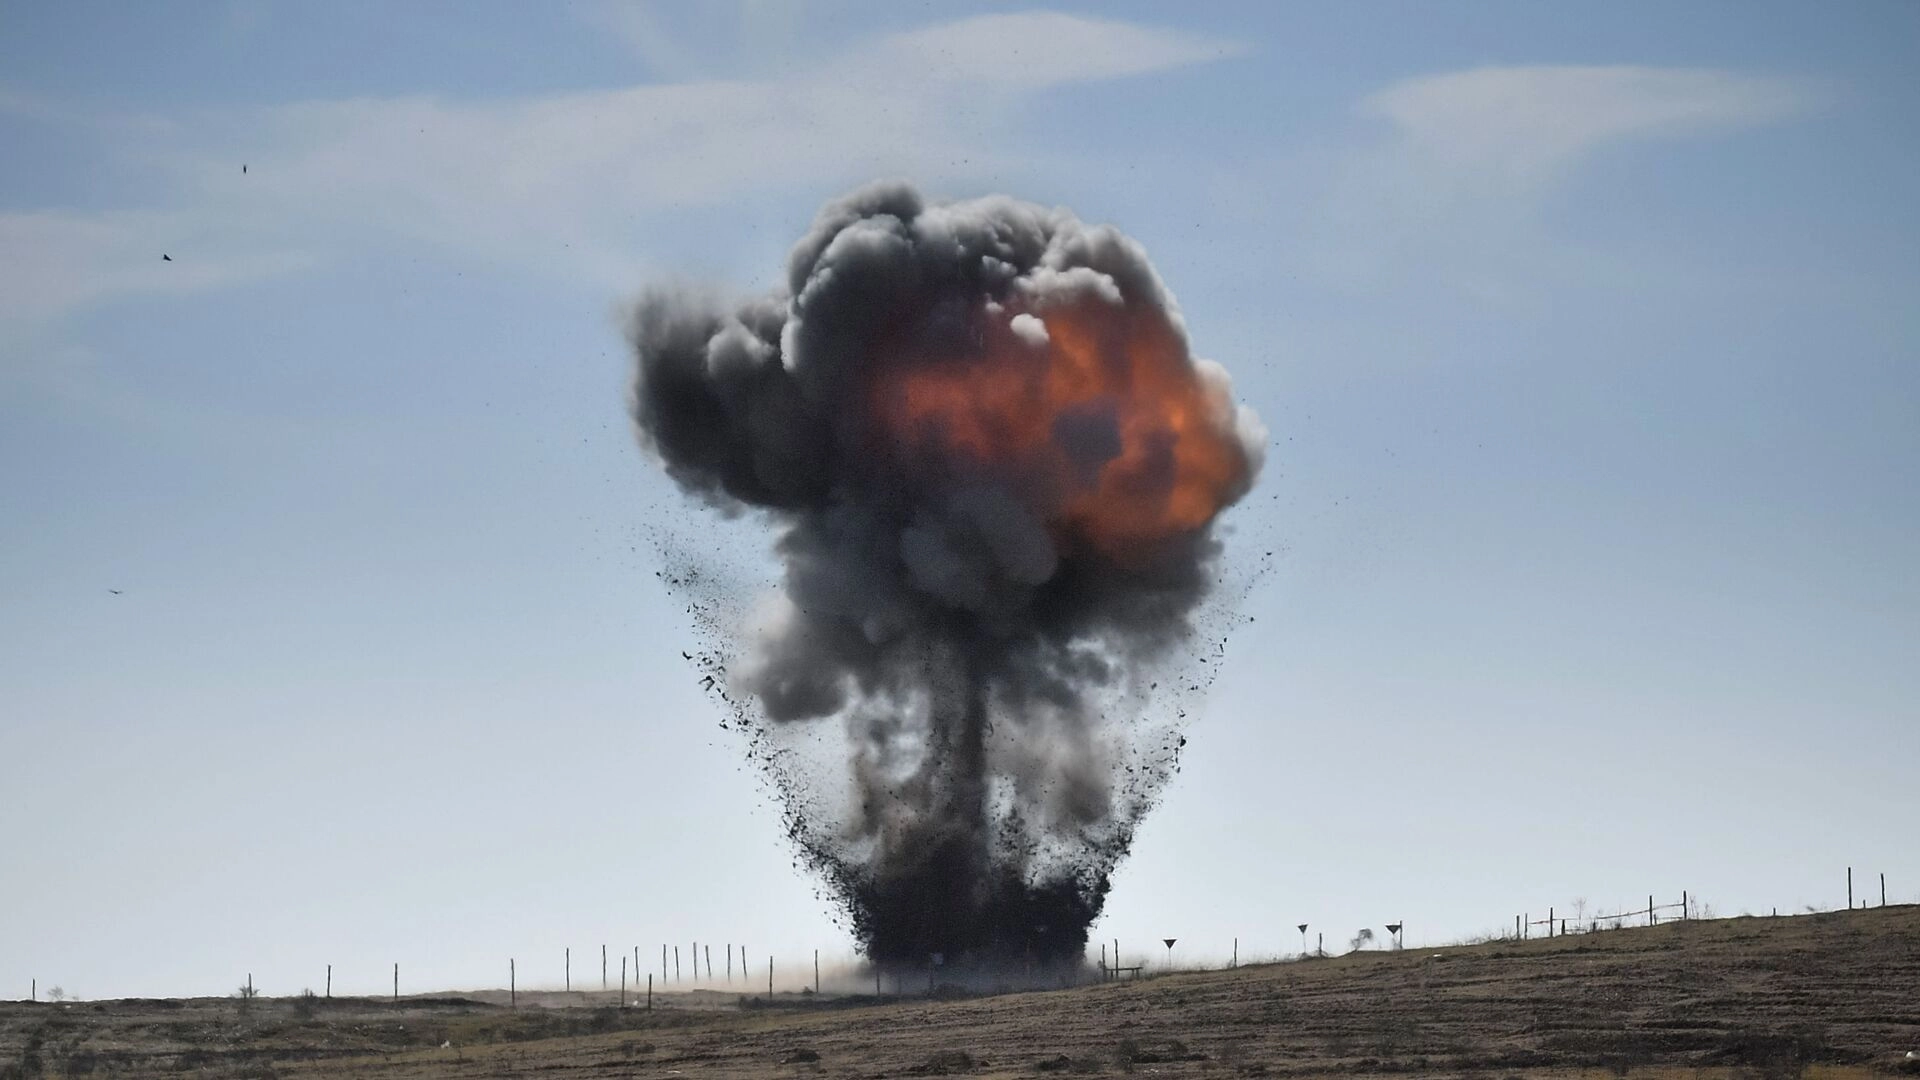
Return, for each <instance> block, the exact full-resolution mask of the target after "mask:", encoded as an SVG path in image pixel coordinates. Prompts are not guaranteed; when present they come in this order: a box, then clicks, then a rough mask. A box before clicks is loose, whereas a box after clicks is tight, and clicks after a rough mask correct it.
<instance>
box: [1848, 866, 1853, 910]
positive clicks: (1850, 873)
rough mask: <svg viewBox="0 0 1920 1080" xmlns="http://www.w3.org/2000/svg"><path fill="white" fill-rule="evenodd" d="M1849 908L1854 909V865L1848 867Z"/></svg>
mask: <svg viewBox="0 0 1920 1080" xmlns="http://www.w3.org/2000/svg"><path fill="white" fill-rule="evenodd" d="M1847 910H1848V911H1852V910H1853V867H1851V866H1849V867H1847Z"/></svg>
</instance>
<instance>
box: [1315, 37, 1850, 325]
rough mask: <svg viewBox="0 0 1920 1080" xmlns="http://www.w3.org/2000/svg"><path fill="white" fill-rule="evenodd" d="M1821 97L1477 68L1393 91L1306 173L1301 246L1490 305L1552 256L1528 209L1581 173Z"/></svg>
mask: <svg viewBox="0 0 1920 1080" xmlns="http://www.w3.org/2000/svg"><path fill="white" fill-rule="evenodd" d="M1828 96H1829V95H1828V94H1827V92H1826V91H1825V90H1824V88H1822V87H1820V86H1818V85H1815V84H1811V83H1808V82H1804V81H1801V80H1795V79H1785V78H1773V77H1767V76H1759V75H1748V74H1742V73H1738V72H1731V71H1720V70H1711V69H1700V68H1655V67H1634V66H1612V67H1581V66H1521V67H1488V68H1477V69H1473V70H1468V71H1459V72H1451V73H1445V74H1438V75H1428V76H1423V77H1420V78H1414V79H1407V80H1404V81H1401V82H1396V83H1393V84H1391V85H1389V86H1386V87H1384V88H1383V89H1381V90H1379V91H1377V92H1375V93H1373V94H1370V95H1368V96H1367V97H1365V98H1363V99H1362V100H1361V101H1360V102H1358V103H1357V105H1356V108H1355V114H1356V117H1357V118H1358V119H1359V120H1360V121H1361V122H1362V124H1363V130H1362V131H1360V132H1358V133H1357V134H1358V138H1357V139H1356V141H1355V142H1354V143H1353V144H1351V145H1350V146H1349V147H1348V148H1347V149H1346V150H1345V151H1344V152H1343V153H1341V154H1339V155H1337V156H1336V157H1335V158H1333V159H1331V160H1328V161H1326V162H1323V163H1321V164H1322V171H1323V173H1324V175H1325V177H1326V190H1325V192H1324V194H1323V195H1322V196H1321V197H1320V198H1319V199H1318V200H1317V209H1318V212H1317V213H1316V215H1315V223H1314V225H1313V227H1312V228H1311V229H1310V237H1309V239H1310V244H1309V246H1310V247H1311V248H1312V250H1314V251H1315V252H1316V260H1315V265H1316V267H1317V269H1318V270H1319V271H1320V272H1322V273H1324V274H1327V275H1329V276H1331V277H1333V278H1335V279H1337V280H1342V281H1346V282H1349V283H1354V282H1359V281H1363V280H1364V281H1382V280H1390V279H1399V278H1405V277H1408V276H1414V277H1418V278H1422V279H1425V280H1429V281H1431V280H1441V281H1445V282H1448V283H1449V284H1451V286H1452V287H1454V288H1455V289H1457V290H1458V291H1459V292H1460V293H1461V294H1463V295H1465V296H1468V297H1471V298H1474V299H1477V300H1481V301H1491V302H1502V301H1504V300H1506V299H1508V298H1510V297H1511V296H1513V295H1514V293H1515V291H1516V289H1517V288H1519V287H1520V286H1521V284H1522V283H1524V282H1525V281H1527V280H1529V279H1530V278H1531V277H1533V276H1534V275H1538V274H1542V273H1546V272H1548V271H1549V270H1550V268H1551V266H1552V265H1553V264H1554V263H1555V262H1556V260H1559V261H1564V258H1565V256H1564V253H1562V251H1561V247H1560V245H1557V244H1555V243H1553V242H1552V241H1551V240H1550V239H1549V238H1547V237H1545V236H1544V235H1543V231H1542V230H1543V227H1544V226H1543V221H1544V216H1543V213H1542V209H1543V207H1544V206H1545V205H1547V203H1548V201H1549V199H1550V197H1551V196H1552V195H1553V193H1554V192H1555V191H1557V190H1560V188H1561V186H1562V185H1563V184H1564V183H1565V182H1566V181H1567V180H1568V179H1570V178H1571V177H1572V176H1573V175H1574V174H1575V173H1576V172H1577V171H1578V169H1579V167H1580V166H1581V164H1582V163H1584V162H1586V161H1589V160H1591V159H1593V158H1594V157H1596V156H1598V155H1600V154H1602V153H1604V152H1606V151H1608V150H1610V149H1613V148H1616V147H1620V146H1625V145H1629V144H1631V143H1634V142H1636V141H1649V140H1661V139H1665V140H1674V139H1682V138H1703V137H1709V136H1715V135H1720V134H1724V133H1729V132H1734V131H1738V130H1741V129H1746V128H1753V127H1757V126H1760V125H1764V124H1772V123H1778V122H1781V121H1785V120H1790V119H1793V118H1795V117H1797V116H1801V115H1804V114H1807V113H1809V112H1811V111H1813V110H1815V109H1817V108H1819V107H1821V106H1822V105H1823V104H1824V103H1825V101H1826V99H1827V97H1828Z"/></svg>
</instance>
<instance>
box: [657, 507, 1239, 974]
mask: <svg viewBox="0 0 1920 1080" xmlns="http://www.w3.org/2000/svg"><path fill="white" fill-rule="evenodd" d="M682 510H683V508H681V507H670V506H662V507H659V508H658V509H657V510H656V511H655V512H654V513H652V514H649V515H648V517H649V518H650V519H651V520H652V521H654V522H655V523H656V524H655V525H654V526H653V527H650V528H648V529H647V530H645V532H644V533H643V534H642V539H643V540H644V542H645V544H646V546H647V547H648V548H649V549H651V550H652V551H653V552H654V553H655V555H656V557H657V559H658V562H659V564H660V565H662V566H664V567H665V569H663V570H659V571H655V577H656V578H657V579H659V581H660V584H661V585H662V587H664V588H665V589H666V590H667V592H668V594H669V595H670V596H673V597H674V598H676V599H677V600H679V601H680V602H681V603H682V604H683V606H684V610H685V612H686V614H687V617H688V619H689V620H690V622H691V628H692V630H693V632H694V635H695V637H696V638H697V639H698V641H699V645H698V647H697V649H696V650H694V651H692V652H691V654H690V655H691V664H692V666H693V667H694V669H695V670H696V672H697V673H698V674H699V675H700V681H701V685H702V686H703V687H704V688H705V690H706V693H707V695H708V696H709V697H710V698H711V699H712V700H713V701H714V703H715V704H716V705H718V706H719V707H720V709H721V710H722V712H723V714H724V715H723V717H722V719H721V720H720V721H719V727H720V729H721V730H722V731H727V732H732V733H735V734H738V735H739V736H740V737H741V739H742V740H743V741H744V744H745V750H746V756H747V758H748V760H749V761H751V762H753V764H754V765H755V766H756V767H757V768H758V769H759V770H760V774H761V776H762V778H763V779H764V780H765V781H766V782H767V783H769V784H770V785H771V786H772V788H773V793H774V796H775V804H776V806H777V807H778V808H779V811H780V822H781V827H782V830H783V831H784V832H785V833H786V835H787V839H788V841H789V842H790V843H791V844H792V845H793V848H794V851H795V855H796V861H795V866H796V868H800V869H805V870H807V871H808V872H809V873H811V874H813V875H814V876H815V877H816V878H818V879H819V880H820V881H821V882H822V883H823V889H822V891H821V892H820V893H819V896H820V899H821V900H822V901H823V902H824V903H826V904H827V906H828V911H829V912H830V913H831V915H832V917H833V921H834V923H835V924H836V925H838V926H841V927H842V928H843V929H846V930H847V931H848V932H849V933H850V934H852V936H853V938H854V940H855V941H856V942H857V943H859V945H860V946H861V950H862V951H863V952H864V953H865V954H866V955H867V957H868V960H869V961H870V962H871V963H873V964H874V966H875V968H876V969H877V970H878V972H879V973H880V974H881V975H882V976H884V978H885V979H886V980H887V983H886V987H887V989H888V990H889V992H893V991H912V990H913V989H915V988H924V989H926V990H929V991H932V990H936V989H939V988H952V987H958V988H962V989H965V990H969V991H995V990H1005V989H1011V988H1020V987H1044V986H1059V985H1075V984H1078V983H1080V982H1084V981H1085V980H1086V978H1087V976H1088V972H1089V962H1088V960H1087V958H1086V951H1087V943H1088V940H1089V935H1090V931H1091V927H1092V925H1093V923H1094V922H1095V921H1096V920H1097V919H1098V918H1099V916H1100V913H1101V911H1102V910H1103V909H1104V908H1105V906H1106V900H1107V895H1108V892H1109V891H1110V889H1111V887H1112V874H1113V872H1114V870H1115V869H1116V868H1118V866H1119V865H1120V863H1121V862H1122V861H1124V860H1125V859H1126V857H1127V855H1128V854H1129V853H1130V851H1131V850H1132V847H1133V840H1134V836H1135V834H1136V832H1137V830H1138V828H1139V825H1140V822H1141V821H1142V820H1143V819H1144V818H1145V817H1146V816H1147V815H1148V814H1149V813H1150V812H1151V811H1152V810H1153V809H1154V808H1155V807H1156V806H1158V805H1159V801H1160V797H1161V795H1162V793H1163V792H1164V790H1165V786H1166V784H1167V783H1168V781H1170V780H1171V779H1172V778H1173V777H1174V776H1176V775H1178V774H1179V772H1180V755H1181V753H1182V751H1183V750H1184V749H1185V747H1186V742H1187V740H1186V737H1185V734H1184V732H1185V729H1186V725H1187V722H1188V720H1189V718H1190V717H1191V716H1192V715H1194V714H1195V713H1196V712H1197V711H1198V710H1197V706H1198V704H1199V703H1200V701H1201V700H1202V699H1203V698H1204V697H1205V696H1206V694H1207V692H1208V691H1209V690H1210V689H1211V688H1212V686H1213V682H1214V679H1215V678H1217V677H1218V675H1219V673H1220V667H1221V663H1222V662H1223V661H1224V660H1225V657H1226V652H1227V644H1228V642H1229V641H1230V640H1231V636H1232V632H1233V630H1234V629H1235V628H1237V627H1239V626H1241V625H1244V624H1246V623H1249V622H1251V621H1253V620H1252V618H1251V617H1249V616H1245V615H1242V614H1240V612H1241V611H1242V610H1243V609H1244V607H1245V602H1246V600H1247V597H1248V595H1249V594H1250V593H1251V592H1252V591H1253V589H1254V587H1255V586H1256V585H1258V584H1259V583H1260V581H1261V580H1262V579H1263V578H1264V577H1265V576H1266V575H1267V574H1268V572H1270V571H1271V570H1272V568H1273V555H1274V553H1273V551H1272V550H1267V551H1266V553H1265V554H1264V555H1263V556H1259V557H1255V558H1249V559H1247V560H1244V561H1242V560H1234V559H1231V558H1228V559H1223V560H1222V561H1221V563H1220V565H1219V566H1218V567H1217V568H1216V569H1217V571H1218V576H1217V577H1216V578H1215V580H1214V590H1213V592H1212V593H1211V594H1210V595H1209V596H1208V598H1207V599H1206V600H1205V601H1204V602H1203V603H1202V604H1201V605H1200V607H1199V608H1198V609H1197V610H1196V611H1195V612H1194V613H1193V615H1192V620H1191V621H1192V633H1191V635H1190V636H1189V638H1188V639H1187V641H1186V642H1185V647H1184V648H1181V649H1176V650H1173V651H1172V652H1170V653H1169V654H1168V655H1166V656H1164V657H1162V658H1160V659H1159V660H1157V661H1155V662H1154V663H1153V664H1152V666H1151V671H1150V678H1149V679H1148V680H1147V681H1146V683H1145V687H1146V689H1147V690H1148V692H1149V693H1150V694H1151V697H1150V698H1149V699H1146V700H1142V701H1139V702H1136V703H1135V704H1136V705H1137V706H1138V711H1137V712H1136V713H1135V714H1134V715H1132V716H1131V717H1118V718H1116V728H1117V730H1116V732H1115V734H1116V735H1117V736H1118V737H1119V738H1120V739H1121V740H1122V741H1123V742H1124V743H1125V753H1124V756H1123V757H1122V758H1120V759H1119V761H1120V764H1118V765H1117V766H1116V770H1117V771H1118V772H1119V773H1120V775H1121V776H1122V777H1123V778H1124V780H1123V782H1122V784H1121V792H1122V794H1121V798H1120V800H1119V801H1120V802H1121V803H1122V804H1123V806H1124V807H1125V809H1124V810H1123V811H1122V812H1120V813H1117V814H1116V815H1115V821H1114V826H1113V830H1112V832H1113V837H1114V839H1113V840H1112V841H1111V842H1109V843H1107V844H1104V845H1102V846H1100V847H1099V848H1098V849H1093V850H1089V851H1087V852H1086V853H1085V858H1084V859H1083V860H1082V861H1080V862H1079V863H1077V864H1076V865H1074V866H1073V867H1072V868H1071V871H1070V872H1071V875H1072V877H1071V882H1072V883H1071V884H1067V883H1065V882H1055V883H1053V884H1052V885H1051V886H1041V887H1035V886H1032V885H1029V884H1027V883H1025V882H1022V881H1019V880H1017V879H1005V878H1003V879H1002V880H1001V881H999V882H997V883H996V887H995V888H994V889H993V890H992V892H991V893H990V895H992V896H994V897H995V898H996V900H997V901H999V898H1000V897H1010V898H1011V899H1010V900H1006V901H999V902H997V903H995V904H994V905H992V906H991V907H990V908H989V910H991V911H993V912H994V913H995V914H996V916H997V917H999V918H1005V919H1007V920H1008V922H1007V923H1005V924H1003V925H1015V926H1046V927H1063V928H1065V931H1064V933H1062V934H1060V935H1058V936H1057V937H1054V938H1050V939H1049V942H1048V943H1049V944H1050V945H1052V946H1055V948H1054V949H1053V950H1051V951H1048V952H1032V953H1026V952H1022V953H1015V952H1013V951H1012V950H1005V949H997V950H991V951H987V952H977V953H975V954H974V955H972V956H970V957H963V956H961V955H959V954H958V953H949V952H946V951H945V950H941V949H921V950H919V951H913V950H911V949H900V950H897V951H896V950H887V949H885V948H883V947H882V948H876V947H875V945H876V942H884V941H887V940H894V938H893V937H892V936H891V935H887V934H884V933H883V934H882V935H881V936H879V937H876V936H874V935H873V934H871V933H870V932H863V930H862V929H861V928H862V927H879V926H880V925H881V919H882V917H883V915H884V913H888V912H902V913H906V914H908V915H909V917H913V916H914V913H919V917H920V918H922V919H932V918H945V917H947V911H948V906H947V905H945V904H943V903H941V902H940V901H941V900H943V899H944V898H943V897H942V896H941V895H939V894H938V893H936V894H935V895H933V896H932V897H931V898H929V897H928V896H926V895H923V894H921V892H920V891H918V890H901V891H899V892H895V893H891V894H889V893H887V892H885V891H883V890H881V889H878V888H876V887H874V886H873V885H872V884H870V883H869V882H868V881H867V880H866V878H865V877H864V875H863V874H862V873H861V868H860V866H859V865H858V864H853V863H849V862H848V861H847V860H846V859H845V857H844V856H843V855H842V854H841V853H840V852H839V844H838V840H837V839H836V829H835V825H836V820H837V815H836V814H835V813H834V811H833V810H832V808H831V807H830V806H829V805H828V803H827V800H826V799H825V798H824V797H823V796H822V795H821V794H820V793H819V791H818V790H817V775H816V773H815V772H814V770H813V768H812V763H811V762H808V761H807V760H805V758H806V752H807V751H806V749H805V748H804V747H803V746H800V745H798V742H799V741H800V740H803V739H804V738H805V737H806V736H808V735H811V734H814V733H813V732H810V731H806V730H804V729H801V728H796V727H795V726H793V725H783V724H772V723H769V722H768V721H766V720H765V719H763V718H762V717H760V716H759V715H758V713H757V711H756V710H755V708H754V706H753V703H752V701H751V700H750V699H747V698H744V697H741V696H739V695H737V694H734V693H733V692H731V691H729V690H728V689H727V686H726V683H725V676H726V674H727V671H728V670H729V668H730V667H731V666H732V665H734V664H735V663H736V662H737V660H738V652H737V649H738V645H737V643H738V642H739V640H740V637H741V635H740V627H741V626H742V625H743V624H744V623H746V622H747V620H748V617H749V616H748V610H749V607H750V605H751V602H752V601H751V597H752V596H753V595H754V594H756V593H759V592H765V591H767V590H769V589H772V588H774V587H776V585H777V583H776V582H774V581H771V580H767V579H764V578H760V577H758V576H757V575H755V574H753V573H751V572H749V571H746V570H744V569H742V565H743V564H744V561H745V560H744V559H738V560H730V559H728V558H727V557H726V556H725V555H723V554H722V553H721V552H722V550H723V549H721V548H719V547H716V546H715V545H714V543H713V537H714V531H715V527H716V526H718V525H719V524H720V523H718V522H715V521H713V520H711V518H710V517H709V515H707V514H699V513H695V514H694V515H693V517H692V520H690V521H689V520H688V518H687V517H684V516H682V513H681V511H682ZM674 520H679V521H683V522H687V526H686V527H683V528H678V529H675V528H669V527H666V526H665V524H664V523H666V522H669V521H674ZM1248 547H1249V548H1253V549H1260V548H1268V547H1270V545H1269V544H1268V543H1265V542H1259V543H1252V544H1249V545H1248ZM709 677H711V678H709ZM929 899H931V900H932V901H933V902H929ZM989 925H991V924H989ZM921 932H922V934H925V933H926V927H925V926H924V925H923V926H922V928H921ZM946 933H947V930H946V929H944V928H942V929H939V930H937V931H935V933H934V934H932V935H929V936H939V937H944V936H945V935H946ZM989 933H991V931H989ZM904 936H905V937H906V938H907V939H908V940H911V938H912V937H914V936H916V935H914V934H912V933H911V932H909V933H908V934H906V935H904ZM935 953H941V954H942V955H941V963H940V964H939V965H938V966H935V965H934V964H933V963H932V956H933V954H935Z"/></svg>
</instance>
